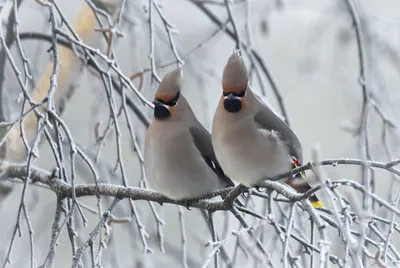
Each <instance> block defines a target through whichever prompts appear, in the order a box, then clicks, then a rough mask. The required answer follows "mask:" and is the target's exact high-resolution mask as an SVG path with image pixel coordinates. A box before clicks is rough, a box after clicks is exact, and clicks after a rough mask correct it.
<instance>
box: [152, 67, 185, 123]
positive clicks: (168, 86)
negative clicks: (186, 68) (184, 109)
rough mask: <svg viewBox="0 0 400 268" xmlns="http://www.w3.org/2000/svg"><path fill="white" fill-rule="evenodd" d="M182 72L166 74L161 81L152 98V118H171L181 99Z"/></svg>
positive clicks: (178, 70) (177, 70) (176, 71)
mask: <svg viewBox="0 0 400 268" xmlns="http://www.w3.org/2000/svg"><path fill="white" fill-rule="evenodd" d="M181 80H182V70H181V68H180V67H179V68H178V69H176V70H174V71H172V72H169V73H167V74H166V75H165V76H164V78H163V79H162V81H161V83H160V86H159V87H158V89H157V92H156V94H155V97H154V101H153V104H154V117H155V118H157V119H159V120H163V119H167V118H169V117H171V116H172V115H173V114H174V113H175V111H176V108H177V107H178V104H179V99H180V97H181Z"/></svg>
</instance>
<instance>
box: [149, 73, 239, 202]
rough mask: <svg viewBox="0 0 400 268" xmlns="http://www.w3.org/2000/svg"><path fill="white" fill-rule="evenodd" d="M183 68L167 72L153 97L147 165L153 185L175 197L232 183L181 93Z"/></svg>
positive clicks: (191, 195)
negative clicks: (152, 115)
mask: <svg viewBox="0 0 400 268" xmlns="http://www.w3.org/2000/svg"><path fill="white" fill-rule="evenodd" d="M181 79H182V75H181V69H180V68H178V69H177V70H175V71H173V72H170V73H168V74H167V75H165V77H164V78H163V80H162V81H161V84H160V86H159V88H158V90H157V92H156V94H155V98H154V101H153V104H154V105H155V107H154V117H153V120H152V122H151V125H150V127H149V129H148V131H147V134H146V141H145V148H144V165H145V171H146V175H147V179H148V181H149V183H150V186H151V188H152V189H154V190H156V191H158V192H159V193H161V194H163V195H165V196H167V197H169V198H171V199H175V200H187V199H194V198H198V197H201V196H204V195H205V194H207V193H210V192H212V191H215V190H218V189H223V188H225V187H227V186H233V185H234V184H233V183H232V181H231V180H230V179H229V178H228V177H226V176H225V174H224V172H223V171H222V169H221V167H220V165H219V164H218V162H217V159H216V157H215V154H214V150H213V147H212V142H211V134H210V133H209V132H208V131H207V130H206V129H205V128H204V127H203V126H202V125H201V124H200V122H199V121H198V120H197V119H196V117H195V115H194V113H193V111H192V109H191V108H190V106H189V104H188V102H187V101H186V99H185V97H184V96H183V95H182V94H181Z"/></svg>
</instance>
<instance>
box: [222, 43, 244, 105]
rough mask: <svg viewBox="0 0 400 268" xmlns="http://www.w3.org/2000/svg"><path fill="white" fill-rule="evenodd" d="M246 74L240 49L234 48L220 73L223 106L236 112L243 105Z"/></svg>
mask: <svg viewBox="0 0 400 268" xmlns="http://www.w3.org/2000/svg"><path fill="white" fill-rule="evenodd" d="M247 83H248V74H247V68H246V65H245V64H244V61H243V58H242V56H241V54H240V50H236V49H235V50H234V51H233V53H232V55H231V56H230V57H229V59H228V62H227V63H226V65H225V68H224V73H223V75H222V89H223V95H224V108H225V110H227V111H228V112H230V113H237V112H239V111H240V110H241V109H242V108H243V107H244V106H245V104H246V103H245V97H246V93H247Z"/></svg>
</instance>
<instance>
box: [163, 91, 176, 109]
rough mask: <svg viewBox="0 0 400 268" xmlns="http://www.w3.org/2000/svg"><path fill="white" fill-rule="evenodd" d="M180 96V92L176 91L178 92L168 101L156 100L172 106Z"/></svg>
mask: <svg viewBox="0 0 400 268" xmlns="http://www.w3.org/2000/svg"><path fill="white" fill-rule="evenodd" d="M180 96H181V92H180V91H178V93H176V95H175V97H174V98H173V99H172V100H170V101H169V102H164V101H163V100H158V101H159V102H161V103H162V104H165V105H168V106H170V107H174V106H175V105H176V104H177V103H178V100H179V97H180Z"/></svg>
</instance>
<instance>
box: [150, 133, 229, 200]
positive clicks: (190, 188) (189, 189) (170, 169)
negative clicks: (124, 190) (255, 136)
mask: <svg viewBox="0 0 400 268" xmlns="http://www.w3.org/2000/svg"><path fill="white" fill-rule="evenodd" d="M160 142H163V141H162V140H158V141H154V144H152V146H156V148H160V145H161V144H158V143H160ZM168 142H169V146H168V147H169V148H168V149H167V150H162V151H161V150H160V151H157V153H154V151H156V150H152V152H153V153H151V154H150V155H147V156H146V155H145V163H146V164H147V166H146V174H147V176H148V178H147V179H148V181H149V183H150V188H151V189H154V190H156V191H157V192H159V193H161V194H163V195H165V196H167V197H169V198H171V199H175V200H180V199H193V198H197V197H201V196H204V195H205V194H207V193H209V192H212V191H214V190H217V189H221V188H223V187H224V186H223V182H222V181H221V180H220V179H219V178H218V176H217V175H216V174H215V173H214V171H212V169H211V168H210V167H209V166H208V165H207V163H206V162H205V161H204V159H203V158H202V156H201V154H200V152H199V151H198V150H197V148H196V147H195V145H194V144H193V143H192V142H191V140H190V141H189V140H188V141H186V140H185V138H182V137H180V138H178V139H177V140H176V141H172V140H171V139H169V140H168ZM188 144H189V145H188ZM163 145H164V146H165V143H164V144H163Z"/></svg>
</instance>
